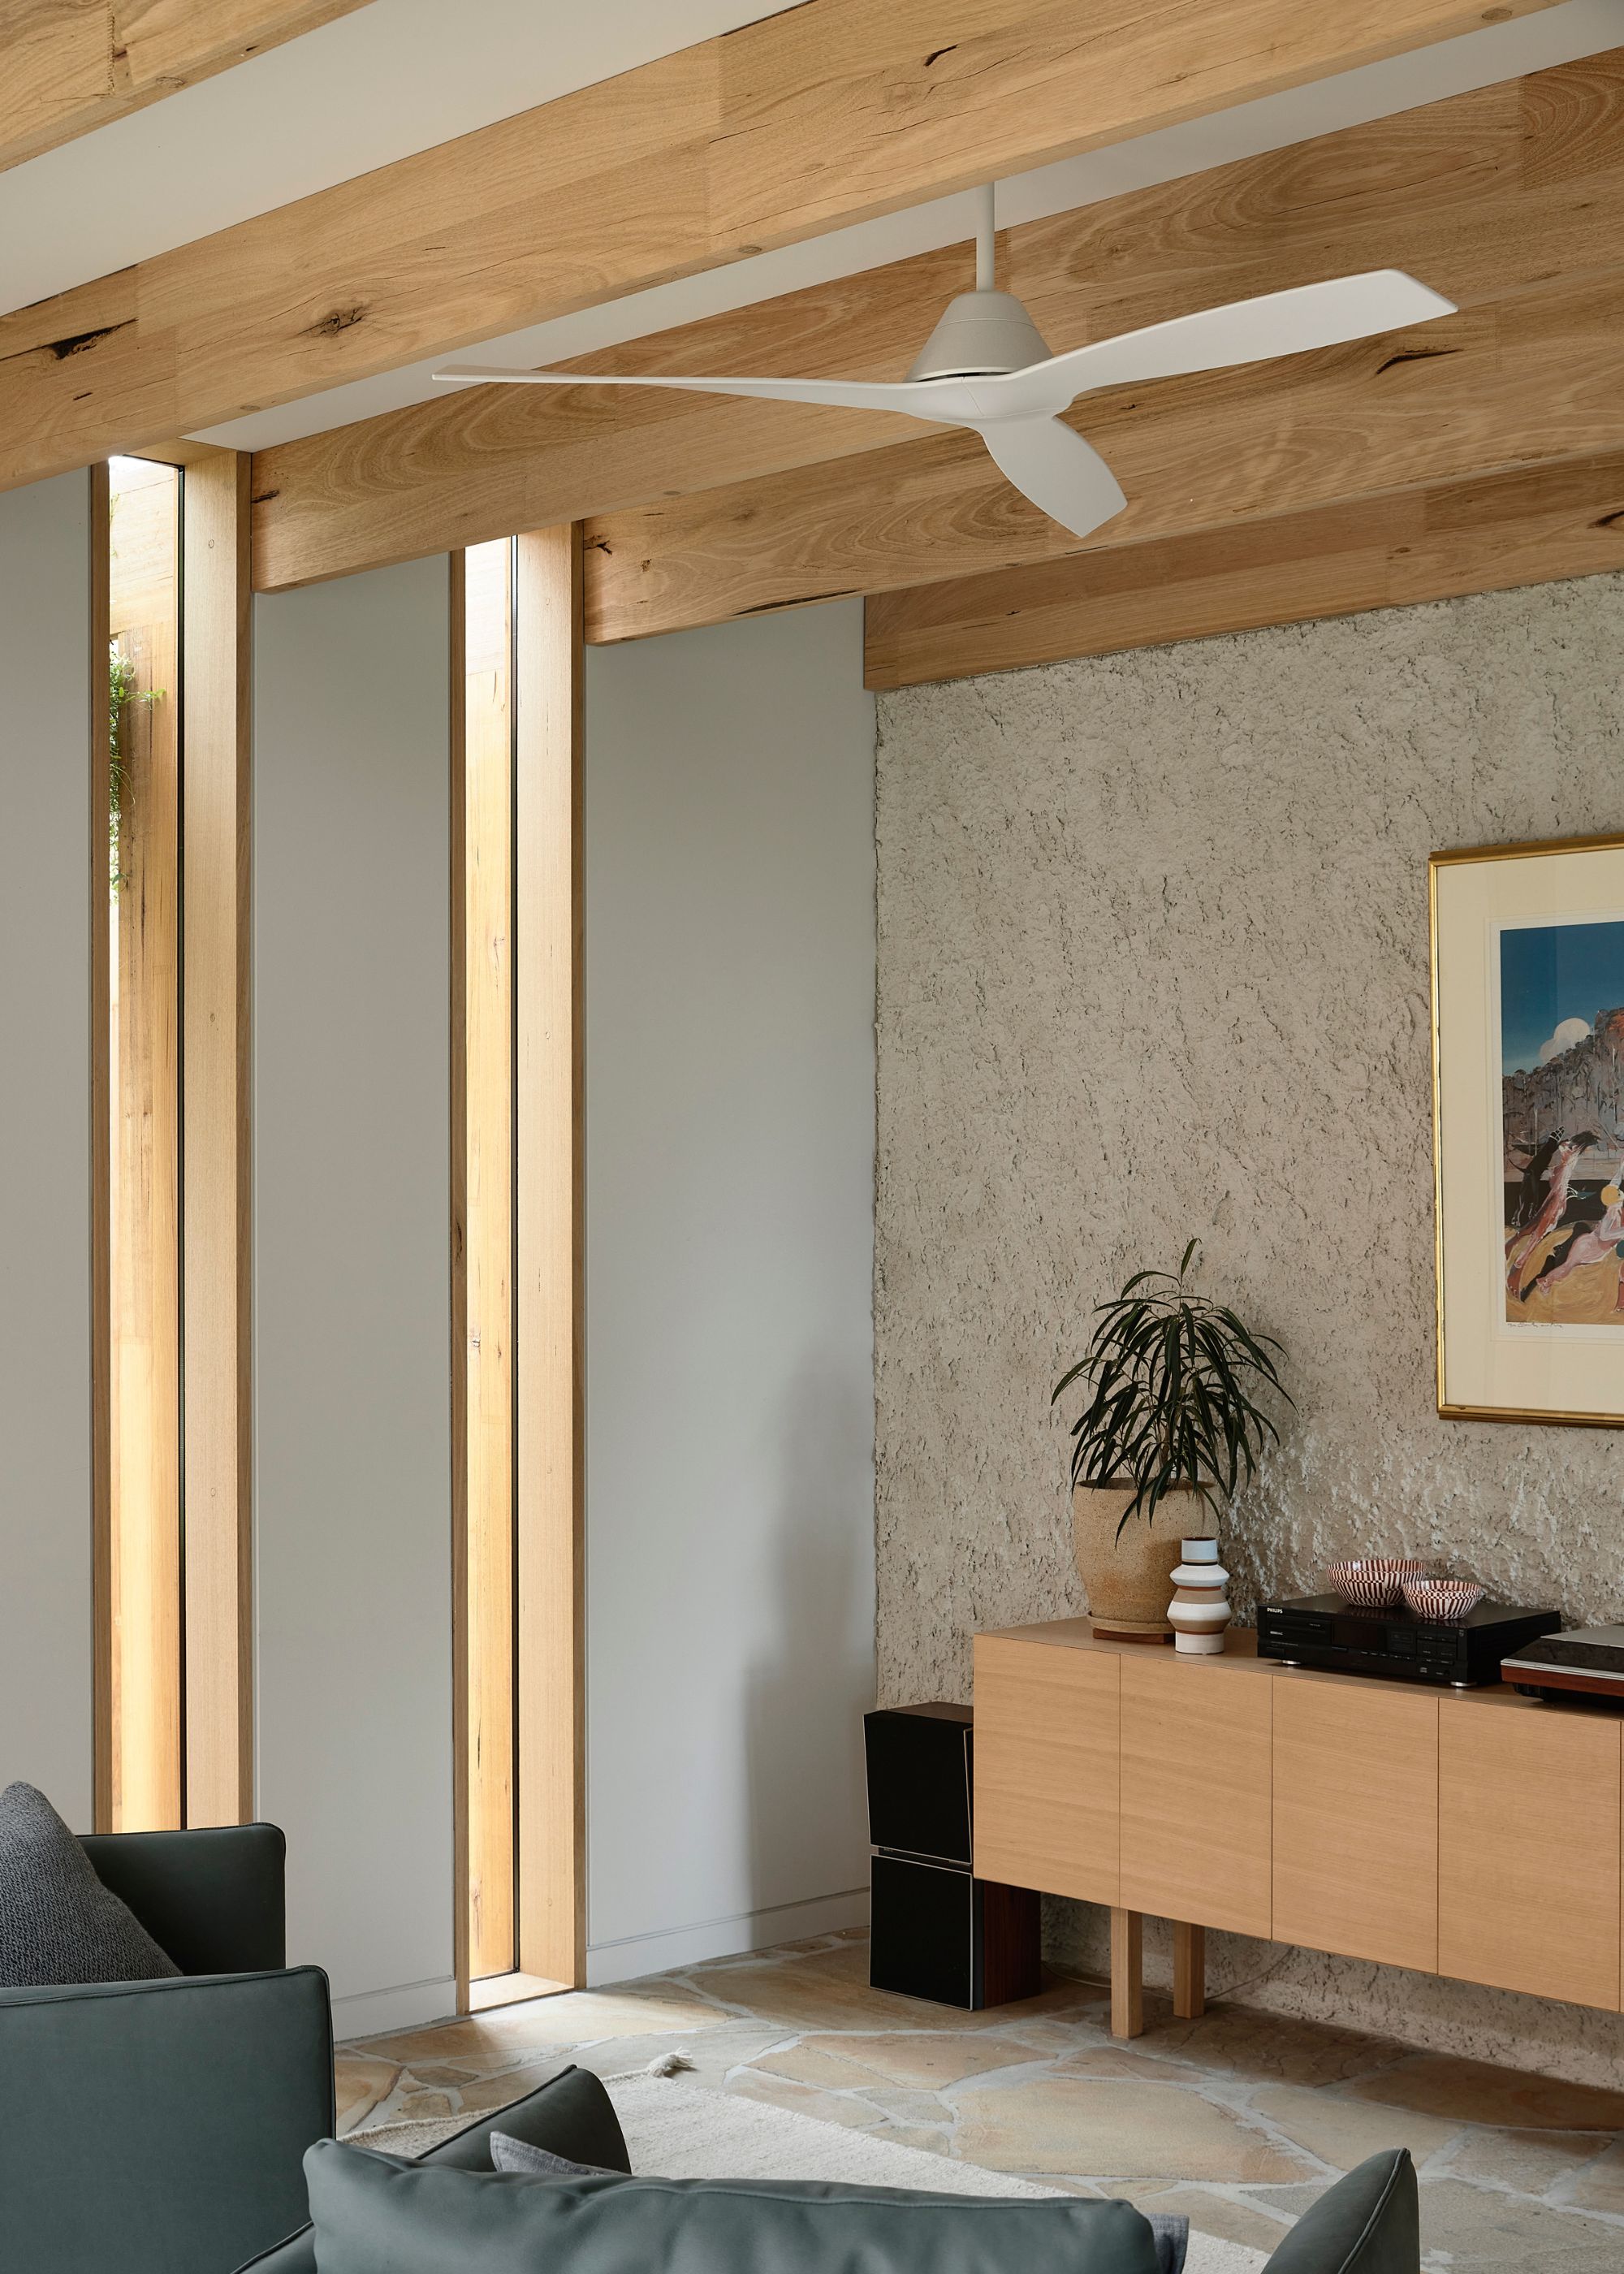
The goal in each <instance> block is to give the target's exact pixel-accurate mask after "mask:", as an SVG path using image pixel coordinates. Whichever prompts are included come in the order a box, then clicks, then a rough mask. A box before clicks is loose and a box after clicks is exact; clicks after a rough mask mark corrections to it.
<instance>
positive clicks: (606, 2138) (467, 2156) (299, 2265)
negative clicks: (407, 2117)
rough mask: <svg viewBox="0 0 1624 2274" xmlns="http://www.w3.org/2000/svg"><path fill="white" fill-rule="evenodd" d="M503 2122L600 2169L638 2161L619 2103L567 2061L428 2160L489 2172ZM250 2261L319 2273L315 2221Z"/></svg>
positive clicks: (268, 2270) (260, 2271)
mask: <svg viewBox="0 0 1624 2274" xmlns="http://www.w3.org/2000/svg"><path fill="white" fill-rule="evenodd" d="M498 2129H500V2130H501V2131H502V2132H504V2133H505V2134H507V2135H509V2136H510V2137H514V2138H516V2139H518V2140H519V2141H521V2142H523V2143H524V2144H526V2145H527V2146H531V2147H537V2148H545V2149H549V2150H552V2152H553V2154H554V2155H556V2156H558V2157H563V2158H568V2159H570V2160H572V2161H574V2162H576V2163H579V2164H583V2165H588V2166H590V2168H591V2169H592V2170H594V2171H609V2172H630V2170H631V2167H632V2165H631V2157H629V2156H628V2153H627V2150H626V2135H624V2133H623V2132H622V2131H621V2129H620V2118H619V2117H618V2116H617V2115H616V2114H615V2112H614V2103H613V2100H611V2099H610V2097H609V2095H608V2093H607V2092H606V2091H605V2090H604V2086H603V2082H602V2081H601V2079H599V2078H598V2077H597V2076H595V2075H594V2074H592V2071H591V2070H590V2068H575V2067H570V2068H566V2069H560V2072H559V2074H557V2076H550V2077H549V2078H548V2079H547V2081H546V2082H545V2084H538V2086H537V2088H536V2090H535V2091H534V2092H529V2093H526V2094H525V2096H524V2097H523V2099H522V2100H511V2101H509V2102H508V2105H507V2106H506V2107H505V2108H493V2109H492V2110H490V2111H489V2112H488V2113H487V2114H485V2115H484V2116H481V2117H478V2118H477V2119H476V2120H475V2121H474V2122H473V2123H471V2124H469V2125H465V2126H464V2127H463V2128H462V2131H461V2132H454V2133H453V2134H452V2135H451V2137H450V2139H449V2140H442V2141H441V2142H440V2145H439V2147H438V2148H431V2149H430V2150H429V2151H428V2154H427V2155H426V2156H425V2157H424V2158H423V2161H424V2162H425V2164H438V2165H446V2166H447V2168H448V2169H450V2170H453V2171H462V2172H488V2171H490V2170H491V2169H492V2160H491V2140H492V2135H493V2134H494V2133H495V2132H496V2131H497V2130H498ZM251 2269H252V2274H316V2244H315V2230H314V2228H313V2227H311V2226H309V2225H305V2226H302V2227H300V2228H299V2229H298V2230H297V2233H293V2234H290V2235H289V2237H288V2239H287V2240H286V2241H285V2242H279V2243H278V2244H277V2245H276V2248H274V2250H267V2251H266V2252H264V2253H263V2255H261V2256H259V2257H258V2258H255V2259H252V2260H250V2262H249V2264H248V2265H247V2266H244V2267H240V2268H239V2269H238V2270H237V2274H251Z"/></svg>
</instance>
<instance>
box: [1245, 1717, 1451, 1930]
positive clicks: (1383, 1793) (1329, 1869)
mask: <svg viewBox="0 0 1624 2274" xmlns="http://www.w3.org/2000/svg"><path fill="white" fill-rule="evenodd" d="M1271 1686H1272V1688H1273V1691H1274V1940H1275V1941H1276V1942H1289V1943H1295V1944H1298V1945H1301V1946H1305V1947H1306V1948H1308V1949H1310V1950H1329V1951H1336V1952H1338V1953H1340V1954H1342V1956H1343V1957H1347V1958H1367V1959H1374V1960H1376V1961H1377V1962H1380V1964H1382V1965H1386V1966H1410V1967H1414V1968H1417V1969H1419V1970H1421V1971H1422V1972H1424V1973H1428V1974H1431V1973H1434V1972H1436V1970H1437V1967H1438V1710H1439V1709H1438V1699H1437V1697H1436V1696H1435V1695H1434V1694H1432V1693H1429V1692H1428V1691H1426V1690H1410V1689H1405V1688H1404V1687H1403V1686H1402V1684H1400V1683H1390V1684H1389V1685H1388V1686H1387V1688H1386V1689H1385V1690H1383V1689H1379V1688H1373V1687H1367V1688H1363V1689H1358V1690H1350V1689H1348V1688H1346V1687H1344V1686H1343V1685H1342V1683H1339V1682H1337V1681H1336V1680H1335V1678H1332V1677H1327V1678H1326V1679H1324V1680H1320V1679H1319V1678H1317V1677H1315V1676H1312V1675H1308V1676H1300V1677H1297V1678H1291V1677H1288V1676H1285V1675H1276V1676H1275V1677H1274V1681H1273V1683H1272V1685H1271Z"/></svg>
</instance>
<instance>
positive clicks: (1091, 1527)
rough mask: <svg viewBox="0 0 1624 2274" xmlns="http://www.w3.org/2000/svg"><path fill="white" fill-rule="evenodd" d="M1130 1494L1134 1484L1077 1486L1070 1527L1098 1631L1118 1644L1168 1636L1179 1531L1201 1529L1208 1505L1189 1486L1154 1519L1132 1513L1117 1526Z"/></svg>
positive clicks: (1160, 1508) (1164, 1502)
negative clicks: (1118, 1533)
mask: <svg viewBox="0 0 1624 2274" xmlns="http://www.w3.org/2000/svg"><path fill="white" fill-rule="evenodd" d="M1132 1498H1133V1487H1132V1485H1073V1486H1072V1487H1071V1531H1072V1536H1073V1538H1074V1540H1075V1541H1076V1544H1077V1570H1078V1576H1079V1578H1080V1579H1081V1580H1082V1583H1083V1586H1084V1588H1085V1590H1086V1593H1087V1596H1088V1615H1089V1617H1090V1619H1091V1620H1092V1621H1093V1622H1094V1632H1095V1633H1096V1634H1097V1635H1102V1636H1104V1637H1105V1638H1107V1639H1108V1640H1110V1641H1116V1642H1171V1641H1172V1639H1173V1627H1172V1622H1171V1621H1170V1620H1169V1617H1168V1605H1169V1603H1170V1602H1171V1601H1172V1600H1173V1567H1174V1566H1175V1564H1177V1562H1178V1560H1179V1555H1180V1554H1181V1535H1182V1534H1184V1533H1185V1532H1194V1531H1195V1530H1196V1529H1197V1528H1198V1527H1197V1524H1196V1517H1197V1516H1198V1515H1199V1511H1200V1510H1201V1509H1202V1508H1203V1507H1204V1506H1205V1505H1206V1503H1205V1502H1199V1501H1198V1500H1197V1498H1196V1495H1195V1494H1194V1493H1193V1492H1192V1491H1191V1489H1190V1488H1189V1487H1187V1486H1181V1487H1180V1488H1179V1489H1178V1490H1177V1492H1173V1493H1169V1494H1168V1495H1165V1497H1164V1498H1163V1499H1162V1501H1161V1502H1159V1504H1158V1506H1157V1509H1156V1520H1155V1522H1154V1524H1147V1522H1146V1521H1145V1518H1144V1517H1142V1516H1135V1517H1131V1518H1130V1519H1129V1521H1128V1522H1127V1524H1125V1525H1123V1532H1122V1537H1121V1539H1120V1540H1119V1539H1118V1538H1117V1537H1116V1526H1117V1525H1118V1524H1120V1523H1121V1522H1122V1512H1123V1510H1124V1509H1125V1508H1126V1507H1127V1505H1128V1503H1129V1502H1131V1501H1132Z"/></svg>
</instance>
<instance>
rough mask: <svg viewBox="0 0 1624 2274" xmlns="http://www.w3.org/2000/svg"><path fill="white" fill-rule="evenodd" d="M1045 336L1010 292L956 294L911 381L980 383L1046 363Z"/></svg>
mask: <svg viewBox="0 0 1624 2274" xmlns="http://www.w3.org/2000/svg"><path fill="white" fill-rule="evenodd" d="M1048 360H1049V350H1048V348H1047V347H1046V346H1045V344H1044V342H1043V335H1042V334H1041V332H1040V331H1039V329H1038V328H1037V326H1036V325H1035V324H1034V322H1033V320H1032V319H1031V317H1030V316H1029V315H1028V314H1027V313H1026V309H1025V308H1024V307H1023V306H1022V305H1021V304H1020V302H1019V300H1018V299H1017V298H1016V297H1015V296H1014V294H1013V293H1012V292H960V293H959V296H958V297H957V298H956V299H952V300H950V301H949V302H948V304H947V306H946V308H945V309H944V311H943V313H942V318H941V321H940V322H939V323H938V324H937V326H936V329H935V331H934V332H932V333H931V335H930V337H929V339H928V340H927V341H926V342H925V344H924V346H923V347H922V348H921V350H920V352H919V355H918V357H917V358H915V360H914V368H913V370H912V371H910V372H909V373H908V377H909V378H910V379H984V378H987V377H988V376H989V375H990V374H992V373H1002V372H1011V371H1025V370H1026V366H1027V365H1028V364H1034V363H1046V362H1047V361H1048Z"/></svg>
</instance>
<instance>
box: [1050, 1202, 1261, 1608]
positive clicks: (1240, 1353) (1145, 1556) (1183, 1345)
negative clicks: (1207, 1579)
mask: <svg viewBox="0 0 1624 2274" xmlns="http://www.w3.org/2000/svg"><path fill="white" fill-rule="evenodd" d="M1198 1247H1199V1242H1198V1241H1196V1240H1193V1239H1192V1241H1191V1242H1190V1245H1189V1246H1188V1247H1186V1248H1185V1250H1184V1259H1183V1261H1181V1262H1180V1264H1179V1267H1178V1269H1177V1273H1174V1272H1171V1271H1136V1272H1135V1273H1134V1275H1133V1276H1132V1278H1131V1279H1130V1280H1129V1281H1128V1283H1127V1284H1126V1285H1125V1286H1124V1288H1123V1291H1122V1292H1121V1293H1120V1294H1119V1295H1117V1296H1116V1298H1115V1299H1113V1300H1112V1301H1110V1302H1109V1303H1101V1305H1100V1306H1099V1310H1098V1312H1097V1314H1096V1316H1097V1319H1098V1321H1099V1323H1098V1324H1097V1326H1096V1327H1095V1329H1094V1335H1093V1337H1092V1338H1091V1340H1090V1342H1089V1344H1088V1348H1087V1350H1086V1352H1085V1353H1084V1355H1083V1356H1082V1358H1080V1359H1079V1360H1078V1362H1077V1364H1076V1365H1075V1366H1073V1367H1068V1368H1067V1370H1066V1371H1065V1373H1064V1374H1062V1375H1061V1377H1060V1379H1059V1381H1058V1382H1056V1384H1055V1392H1054V1397H1053V1398H1052V1399H1051V1400H1050V1403H1051V1404H1055V1403H1057V1402H1058V1400H1059V1399H1060V1398H1061V1397H1063V1396H1064V1393H1065V1392H1066V1390H1068V1389H1070V1388H1071V1384H1072V1383H1073V1382H1077V1381H1079V1379H1084V1380H1086V1386H1087V1389H1088V1393H1089V1395H1088V1403H1087V1404H1086V1406H1085V1408H1084V1409H1083V1412H1081V1413H1080V1414H1079V1417H1078V1419H1076V1421H1074V1422H1073V1423H1072V1425H1071V1514H1072V1526H1073V1531H1074V1535H1075V1539H1076V1543H1077V1568H1078V1571H1079V1575H1080V1577H1081V1578H1082V1582H1083V1585H1084V1586H1085V1587H1086V1590H1087V1593H1088V1609H1089V1615H1090V1616H1091V1617H1092V1618H1093V1620H1094V1629H1095V1631H1096V1632H1098V1633H1101V1634H1108V1635H1112V1636H1116V1637H1118V1638H1132V1639H1143V1640H1145V1641H1150V1642H1154V1641H1162V1640H1165V1639H1166V1638H1168V1637H1169V1635H1170V1633H1171V1626H1170V1623H1169V1619H1168V1616H1167V1608H1168V1603H1169V1599H1170V1597H1171V1595H1172V1592H1173V1585H1172V1579H1171V1576H1170V1575H1171V1573H1172V1570H1173V1567H1174V1565H1175V1564H1176V1563H1177V1562H1178V1560H1179V1540H1180V1537H1181V1535H1184V1534H1191V1535H1199V1534H1200V1533H1202V1532H1209V1531H1210V1530H1211V1528H1212V1527H1211V1521H1210V1518H1209V1517H1207V1513H1206V1512H1207V1510H1215V1509H1216V1508H1217V1506H1218V1504H1219V1502H1220V1501H1223V1502H1228V1501H1229V1500H1230V1499H1232V1498H1233V1496H1234V1495H1235V1493H1236V1491H1237V1488H1238V1487H1239V1486H1240V1485H1242V1484H1243V1483H1244V1482H1245V1481H1246V1480H1248V1479H1249V1478H1250V1477H1251V1476H1252V1475H1253V1473H1254V1472H1255V1471H1256V1468H1257V1460H1258V1455H1259V1452H1260V1451H1261V1449H1262V1448H1263V1444H1264V1442H1265V1440H1266V1439H1267V1438H1275V1439H1277V1438H1278V1437H1279V1434H1280V1433H1279V1431H1278V1430H1277V1429H1276V1427H1274V1422H1273V1421H1272V1420H1271V1419H1270V1418H1269V1416H1268V1414H1267V1412H1266V1411H1265V1410H1264V1408H1263V1407H1262V1406H1261V1405H1260V1404H1259V1403H1258V1398H1259V1395H1261V1394H1264V1393H1266V1392H1267V1391H1271V1390H1274V1391H1279V1392H1280V1395H1281V1396H1282V1397H1285V1395H1286V1393H1285V1391H1284V1390H1283V1389H1282V1388H1281V1382H1280V1376H1279V1374H1278V1373H1277V1372H1276V1370H1275V1364H1274V1354H1276V1353H1278V1354H1279V1355H1282V1356H1283V1355H1284V1353H1283V1352H1282V1350H1281V1345H1280V1344H1278V1343H1277V1342H1275V1341H1274V1339H1273V1337H1270V1336H1268V1335H1255V1334H1253V1333H1252V1331H1251V1330H1250V1329H1248V1328H1246V1327H1244V1326H1243V1325H1242V1323H1241V1321H1239V1319H1237V1317H1236V1315H1235V1314H1234V1312H1233V1311H1231V1310H1229V1309H1227V1308H1225V1307H1224V1306H1222V1304H1218V1303H1214V1302H1210V1301H1209V1300H1208V1299H1207V1297H1206V1296H1204V1295H1197V1294H1195V1293H1194V1292H1192V1290H1191V1287H1190V1285H1189V1277H1190V1268H1191V1264H1192V1261H1193V1260H1194V1258H1195V1255H1196V1253H1197V1250H1198ZM1287 1403H1288V1404H1289V1403H1290V1400H1289V1398H1287ZM1164 1502H1165V1503H1167V1506H1166V1509H1165V1516H1166V1517H1171V1518H1172V1521H1171V1522H1169V1523H1167V1524H1166V1527H1165V1530H1159V1529H1158V1527H1157V1525H1156V1521H1155V1519H1156V1516H1157V1512H1158V1510H1162V1508H1163V1503H1164Z"/></svg>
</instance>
